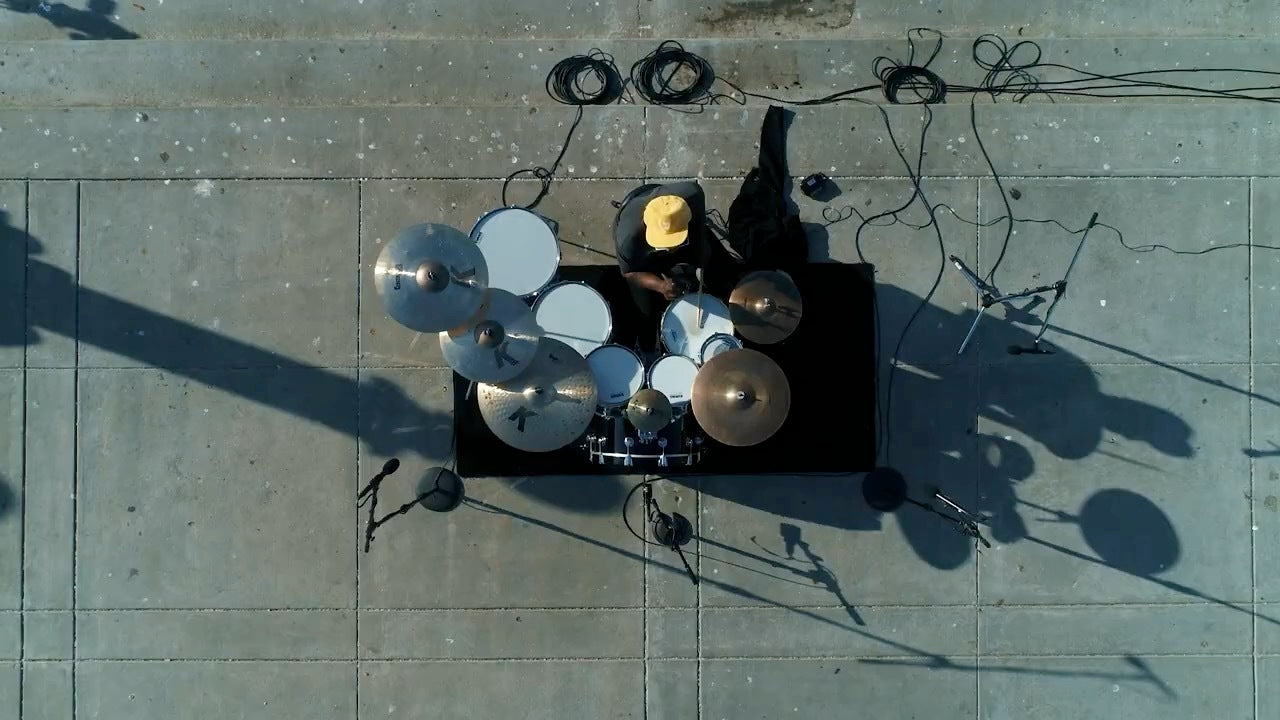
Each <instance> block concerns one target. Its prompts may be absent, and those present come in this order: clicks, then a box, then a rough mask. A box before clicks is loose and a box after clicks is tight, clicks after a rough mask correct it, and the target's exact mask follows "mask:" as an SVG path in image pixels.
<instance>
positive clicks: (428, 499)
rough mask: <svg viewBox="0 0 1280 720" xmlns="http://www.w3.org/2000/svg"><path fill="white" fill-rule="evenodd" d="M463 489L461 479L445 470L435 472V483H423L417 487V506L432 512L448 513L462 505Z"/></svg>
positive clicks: (450, 471)
mask: <svg viewBox="0 0 1280 720" xmlns="http://www.w3.org/2000/svg"><path fill="white" fill-rule="evenodd" d="M463 497H464V488H463V487H462V478H460V477H458V474H457V473H455V472H453V471H452V470H449V469H447V468H440V469H439V470H438V471H437V472H436V477H435V482H433V483H427V482H425V478H424V482H423V483H422V485H420V486H419V487H418V504H419V505H421V506H422V507H424V508H426V509H428V510H431V511H433V512H449V511H450V510H454V509H456V508H457V507H458V506H459V505H461V504H462V498H463Z"/></svg>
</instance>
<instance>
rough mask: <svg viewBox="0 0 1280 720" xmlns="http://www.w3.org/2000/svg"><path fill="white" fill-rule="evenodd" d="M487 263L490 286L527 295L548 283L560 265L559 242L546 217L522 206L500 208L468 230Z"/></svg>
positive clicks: (522, 295) (520, 295) (518, 294)
mask: <svg viewBox="0 0 1280 720" xmlns="http://www.w3.org/2000/svg"><path fill="white" fill-rule="evenodd" d="M471 239H472V240H474V241H475V242H476V244H477V245H479V246H480V254H481V255H484V261H485V264H486V265H488V266H489V287H495V288H498V289H500V290H506V291H507V292H509V293H511V294H512V295H517V296H519V297H528V296H530V295H532V294H534V293H536V292H538V291H539V290H541V289H542V288H544V287H546V286H547V283H549V282H551V279H552V278H554V277H555V275H556V268H557V267H559V265H560V245H559V244H558V243H557V242H556V235H555V233H554V232H552V231H551V226H550V225H548V224H547V222H546V221H545V220H543V219H542V218H541V217H538V216H537V215H535V214H534V213H531V212H529V211H528V210H525V209H523V208H502V209H501V210H494V211H493V212H491V213H489V214H487V215H485V216H484V217H482V218H480V220H479V222H477V223H476V226H475V227H474V228H472V229H471Z"/></svg>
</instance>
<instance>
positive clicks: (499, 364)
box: [440, 288, 542, 383]
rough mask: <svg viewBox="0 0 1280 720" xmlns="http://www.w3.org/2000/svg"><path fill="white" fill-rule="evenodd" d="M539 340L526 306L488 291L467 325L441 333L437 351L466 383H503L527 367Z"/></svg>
mask: <svg viewBox="0 0 1280 720" xmlns="http://www.w3.org/2000/svg"><path fill="white" fill-rule="evenodd" d="M541 338H542V328H540V327H538V323H537V322H536V321H535V320H534V318H533V311H532V310H530V309H529V306H528V305H526V304H525V302H524V301H523V300H521V299H520V298H518V297H516V296H515V295H512V294H511V293H509V292H507V291H506V290H499V289H497V288H491V289H490V290H489V293H488V297H487V298H486V299H485V301H484V304H483V305H481V306H480V311H479V312H478V313H477V314H476V316H475V317H473V318H472V319H471V320H470V321H469V322H468V324H467V325H466V326H464V327H461V328H457V329H453V330H445V331H444V332H442V333H440V350H441V351H442V352H443V353H444V361H445V362H446V363H448V364H449V367H451V368H453V369H454V370H455V371H457V373H458V374H459V375H461V376H462V377H464V378H466V379H468V380H474V381H476V382H489V383H495V382H505V381H507V380H510V379H511V378H513V377H515V376H517V375H519V374H520V373H522V372H524V371H525V369H527V368H528V367H529V363H530V362H531V361H532V360H533V357H534V354H535V353H536V352H537V350H538V342H539V340H540V339H541Z"/></svg>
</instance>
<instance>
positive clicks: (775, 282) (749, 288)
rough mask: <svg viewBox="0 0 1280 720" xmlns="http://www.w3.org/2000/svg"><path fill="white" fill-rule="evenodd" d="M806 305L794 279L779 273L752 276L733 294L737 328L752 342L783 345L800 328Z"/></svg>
mask: <svg viewBox="0 0 1280 720" xmlns="http://www.w3.org/2000/svg"><path fill="white" fill-rule="evenodd" d="M803 314H804V303H803V302H801V300H800V290H799V289H797V288H796V284H795V282H793V281H792V280H791V276H790V275H787V274H786V273H784V272H780V271H777V270H757V271H756V272H753V273H748V274H747V275H746V276H744V277H743V278H742V280H741V281H739V282H738V285H737V286H736V287H734V288H733V292H732V293H730V294H729V316H730V317H731V318H732V319H733V327H734V329H735V330H737V331H738V334H739V335H741V336H742V337H744V338H746V339H748V340H750V341H751V342H755V343H760V344H762V345H768V344H771V343H776V342H781V341H782V340H785V339H786V337H787V336H788V335H790V334H791V333H792V331H794V330H795V329H796V326H797V325H799V324H800V316H801V315H803Z"/></svg>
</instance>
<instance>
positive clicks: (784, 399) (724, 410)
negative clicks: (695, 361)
mask: <svg viewBox="0 0 1280 720" xmlns="http://www.w3.org/2000/svg"><path fill="white" fill-rule="evenodd" d="M790 409H791V385H790V384H788V383H787V376H786V374H785V373H783V372H782V368H780V367H778V364H777V363H776V362H774V361H773V360H772V359H770V358H769V357H768V356H767V355H765V354H764V353H762V352H760V351H758V350H747V349H740V350H728V351H726V352H722V353H720V354H719V355H716V356H715V357H713V358H711V359H710V360H708V361H707V362H706V363H704V364H703V365H702V367H701V368H699V369H698V375H697V377H695V378H694V379H693V415H694V417H696V418H697V419H698V425H699V426H700V427H701V428H702V429H703V430H704V431H706V433H707V434H708V435H710V436H711V437H712V438H714V439H715V440H717V441H719V442H721V443H724V444H725V445H732V446H735V447H745V446H747V445H757V444H759V443H762V442H764V441H765V440H768V439H769V438H770V437H771V436H772V435H773V434H774V433H775V432H777V431H778V428H780V427H782V423H783V422H784V421H785V420H786V419H787V411H788V410H790Z"/></svg>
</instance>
